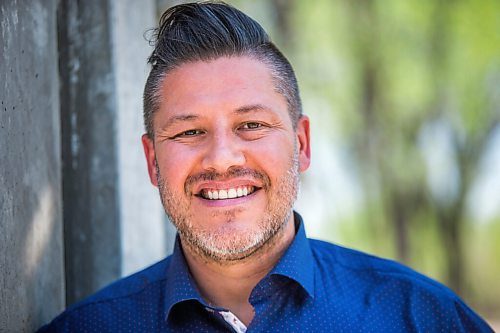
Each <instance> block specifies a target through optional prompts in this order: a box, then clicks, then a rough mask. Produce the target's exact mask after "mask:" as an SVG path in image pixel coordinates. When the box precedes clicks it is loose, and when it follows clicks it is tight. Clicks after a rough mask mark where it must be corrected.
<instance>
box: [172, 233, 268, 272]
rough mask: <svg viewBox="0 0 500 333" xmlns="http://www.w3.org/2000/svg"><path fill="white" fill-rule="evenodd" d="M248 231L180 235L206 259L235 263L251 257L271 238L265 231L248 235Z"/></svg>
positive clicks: (191, 248) (192, 249)
mask: <svg viewBox="0 0 500 333" xmlns="http://www.w3.org/2000/svg"><path fill="white" fill-rule="evenodd" d="M248 235H249V233H241V234H240V233H237V234H235V233H232V234H224V235H220V234H212V235H210V234H205V235H203V236H200V235H197V236H194V235H182V234H181V239H183V240H184V242H183V244H185V243H187V244H186V245H188V246H189V248H190V250H191V251H194V252H195V253H196V254H197V255H198V256H201V257H203V258H204V259H206V260H210V261H212V262H216V263H219V264H235V263H239V262H241V261H244V260H246V259H248V258H250V257H253V256H254V255H255V254H256V253H258V252H259V250H261V249H262V248H263V247H264V246H265V245H266V244H267V243H268V242H269V240H270V238H272V236H273V235H268V234H266V233H264V234H262V233H260V234H259V233H258V234H254V236H252V237H249V236H248Z"/></svg>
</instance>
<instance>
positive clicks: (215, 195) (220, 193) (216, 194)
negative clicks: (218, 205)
mask: <svg viewBox="0 0 500 333" xmlns="http://www.w3.org/2000/svg"><path fill="white" fill-rule="evenodd" d="M253 191H255V188H254V187H253V186H248V187H247V186H243V187H238V188H229V189H227V190H203V191H202V196H203V197H204V198H205V199H210V200H217V199H234V198H239V197H244V196H247V195H249V194H251V193H253Z"/></svg>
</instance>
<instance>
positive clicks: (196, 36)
mask: <svg viewBox="0 0 500 333" xmlns="http://www.w3.org/2000/svg"><path fill="white" fill-rule="evenodd" d="M151 42H152V44H153V45H154V47H155V48H154V51H153V53H152V54H151V56H150V57H149V59H148V63H149V64H151V66H152V68H151V72H150V73H149V77H148V79H147V81H146V86H145V87H144V125H145V127H146V132H147V134H148V135H149V137H150V138H152V139H153V138H154V133H153V116H154V113H155V112H156V111H157V110H158V108H159V104H160V97H161V96H160V94H161V86H162V82H163V78H164V77H165V75H166V74H167V73H168V72H169V71H171V70H173V69H175V68H176V67H179V66H180V65H182V64H185V63H187V62H194V61H210V60H215V59H217V58H220V57H224V56H226V57H231V56H249V57H252V58H254V59H256V60H259V61H262V62H263V63H264V64H266V66H268V68H269V70H270V71H271V75H272V78H273V83H274V86H275V89H276V91H277V92H278V93H279V94H281V95H282V96H284V97H285V99H286V101H287V104H288V111H289V113H290V117H291V120H292V124H293V126H294V128H296V125H297V122H298V120H299V118H300V116H301V114H302V105H301V101H300V95H299V88H298V85H297V79H296V77H295V73H294V71H293V68H292V66H291V64H290V62H289V61H288V60H287V59H286V58H285V56H284V55H283V54H282V53H281V52H280V51H279V50H278V48H277V47H276V46H275V45H274V44H273V43H272V42H271V40H270V38H269V36H268V35H267V33H266V32H265V31H264V29H263V28H262V27H261V26H260V25H259V24H258V23H257V22H256V21H254V20H253V19H251V18H250V17H248V16H247V15H245V14H244V13H242V12H241V11H239V10H238V9H236V8H234V7H232V6H230V5H228V4H226V3H223V2H215V1H210V2H201V3H188V4H181V5H178V6H174V7H171V8H170V9H168V10H167V11H166V12H165V13H163V15H162V17H161V19H160V23H159V27H158V28H157V29H155V30H154V31H153V38H152V41H151Z"/></svg>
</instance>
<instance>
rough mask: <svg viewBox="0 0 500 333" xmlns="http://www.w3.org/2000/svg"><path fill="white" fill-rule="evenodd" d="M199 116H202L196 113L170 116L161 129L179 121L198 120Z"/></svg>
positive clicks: (165, 128)
mask: <svg viewBox="0 0 500 333" xmlns="http://www.w3.org/2000/svg"><path fill="white" fill-rule="evenodd" d="M198 118H200V116H198V115H195V114H181V115H177V116H173V117H170V118H168V120H167V121H166V122H165V125H164V126H162V127H161V130H163V131H165V130H167V129H169V128H170V127H172V126H174V125H176V124H178V123H183V122H188V121H193V120H196V119H198Z"/></svg>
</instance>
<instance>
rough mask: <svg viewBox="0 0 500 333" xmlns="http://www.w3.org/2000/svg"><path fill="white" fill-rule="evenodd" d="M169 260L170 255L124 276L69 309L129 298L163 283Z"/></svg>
mask: <svg viewBox="0 0 500 333" xmlns="http://www.w3.org/2000/svg"><path fill="white" fill-rule="evenodd" d="M169 261H170V257H167V258H166V259H163V260H161V261H159V262H157V263H155V264H153V265H151V266H149V267H147V268H144V269H142V270H141V271H138V272H136V273H133V274H131V275H129V276H127V277H123V278H121V279H119V280H117V281H115V282H113V283H111V284H110V285H108V286H106V287H104V288H103V289H101V290H99V291H98V292H97V293H95V294H93V295H91V296H89V297H88V298H86V299H84V300H82V301H81V302H78V303H76V304H75V305H73V306H71V307H70V308H68V310H71V309H74V308H79V307H83V306H85V305H87V304H92V303H101V302H106V301H111V300H115V299H120V298H127V297H130V296H133V295H135V294H137V293H141V292H143V291H144V290H145V289H148V288H152V287H154V286H156V285H158V284H161V283H163V282H164V280H165V278H166V268H167V266H168V263H169Z"/></svg>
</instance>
